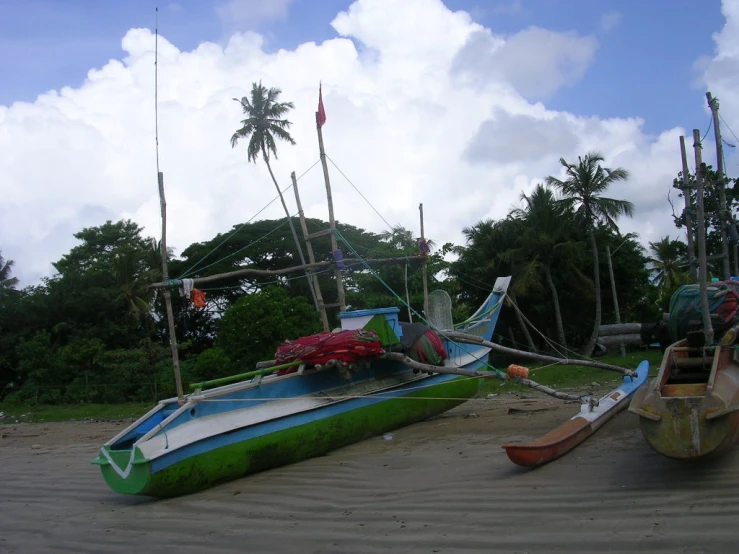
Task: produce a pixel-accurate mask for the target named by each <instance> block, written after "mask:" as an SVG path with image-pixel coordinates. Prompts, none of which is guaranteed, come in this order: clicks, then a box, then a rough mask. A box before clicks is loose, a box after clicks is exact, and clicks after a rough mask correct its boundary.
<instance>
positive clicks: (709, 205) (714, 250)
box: [672, 166, 739, 277]
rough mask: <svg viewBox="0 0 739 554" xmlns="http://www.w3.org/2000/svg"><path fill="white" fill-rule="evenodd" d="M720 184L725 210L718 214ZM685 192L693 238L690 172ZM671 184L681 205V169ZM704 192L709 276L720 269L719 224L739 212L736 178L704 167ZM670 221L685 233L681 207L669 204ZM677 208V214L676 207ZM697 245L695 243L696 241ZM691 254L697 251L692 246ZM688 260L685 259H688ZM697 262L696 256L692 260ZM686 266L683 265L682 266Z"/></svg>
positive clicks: (692, 176)
mask: <svg viewBox="0 0 739 554" xmlns="http://www.w3.org/2000/svg"><path fill="white" fill-rule="evenodd" d="M721 183H723V184H724V186H725V187H726V207H727V213H726V214H724V216H723V217H722V214H721V210H720V201H719V187H720V185H721ZM688 185H689V187H690V188H689V195H690V206H691V208H690V210H691V213H692V214H693V218H692V229H691V230H690V231H691V232H692V236H693V237H694V238H695V237H697V236H698V218H697V217H696V216H695V209H696V205H697V196H696V191H697V183H696V180H695V174H693V173H690V174H689V175H688ZM673 187H674V188H675V189H678V190H679V192H678V193H677V197H678V198H679V199H680V201H679V204H684V194H685V193H684V189H683V188H682V187H683V174H682V171H680V172H678V174H677V177H676V178H675V179H674V180H673ZM704 190H705V194H704V197H703V206H704V210H705V220H706V229H705V231H706V254H707V255H708V257H709V258H712V259H709V260H708V271H709V273H710V274H711V276H717V277H718V276H720V275H721V273H722V271H721V264H722V262H721V259H719V258H718V257H717V256H718V255H719V254H721V227H722V226H723V225H726V224H727V223H732V221H731V219H732V218H733V219H736V218H737V214H739V179H736V178H724V179H723V180H721V179H719V177H718V173H716V171H714V170H713V168H712V167H711V166H707V173H706V179H705V181H704ZM672 207H673V220H674V222H675V227H677V228H678V229H681V230H684V231H685V232H688V228H687V219H686V217H685V212H684V210H683V209H682V206H679V207H678V206H675V203H673V206H672ZM678 209H679V213H678V212H677V210H678ZM696 244H697V243H696ZM730 255H731V256H732V266H731V267H735V264H736V260H735V259H734V258H735V256H734V255H733V249H730ZM695 256H696V258H697V256H698V250H697V246H696V251H695ZM688 261H689V260H688ZM695 263H696V264H697V263H698V262H697V259H696V260H695ZM686 269H687V268H686Z"/></svg>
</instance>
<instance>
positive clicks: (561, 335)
mask: <svg viewBox="0 0 739 554" xmlns="http://www.w3.org/2000/svg"><path fill="white" fill-rule="evenodd" d="M544 276H545V277H546V279H547V284H548V285H549V291H550V292H551V293H552V302H553V303H554V317H555V319H556V320H557V340H558V341H559V344H560V346H562V347H563V348H567V343H566V342H565V328H564V325H563V324H562V310H560V307H559V295H558V294H557V287H556V286H555V285H554V279H552V271H551V270H550V268H549V266H548V265H545V266H544Z"/></svg>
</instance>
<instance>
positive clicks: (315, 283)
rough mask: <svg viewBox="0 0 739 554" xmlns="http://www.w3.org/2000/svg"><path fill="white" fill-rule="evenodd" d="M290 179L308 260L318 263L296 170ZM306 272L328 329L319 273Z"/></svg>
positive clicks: (325, 326) (317, 306)
mask: <svg viewBox="0 0 739 554" xmlns="http://www.w3.org/2000/svg"><path fill="white" fill-rule="evenodd" d="M290 179H292V182H293V192H295V202H296V203H297V205H298V217H299V218H300V228H301V229H302V230H303V239H304V240H305V246H306V249H307V250H308V261H309V262H310V263H311V264H314V263H316V256H315V254H314V253H313V244H312V243H311V241H310V239H308V226H307V225H306V223H305V214H304V213H303V204H302V203H301V202H300V194H299V193H298V180H297V179H296V178H295V172H294V171H293V172H292V173H290ZM305 274H306V275H307V276H308V279H312V280H313V291H314V297H313V298H314V299H315V301H316V309H317V310H318V312H319V313H320V314H321V323H322V324H323V330H324V331H328V330H329V326H328V316H327V315H326V306H325V305H324V304H323V294H321V286H320V284H319V283H318V275H316V274H315V273H312V272H311V271H310V270H309V269H306V270H305Z"/></svg>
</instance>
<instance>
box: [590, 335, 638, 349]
mask: <svg viewBox="0 0 739 554" xmlns="http://www.w3.org/2000/svg"><path fill="white" fill-rule="evenodd" d="M641 341H642V339H641V335H640V334H636V335H634V334H629V335H607V336H605V337H598V343H600V344H602V345H603V346H613V345H619V344H638V343H640V342H641Z"/></svg>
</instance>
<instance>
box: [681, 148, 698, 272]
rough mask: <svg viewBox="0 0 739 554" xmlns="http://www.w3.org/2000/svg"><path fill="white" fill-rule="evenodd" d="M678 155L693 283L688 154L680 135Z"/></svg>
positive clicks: (695, 267)
mask: <svg viewBox="0 0 739 554" xmlns="http://www.w3.org/2000/svg"><path fill="white" fill-rule="evenodd" d="M680 157H681V158H682V162H683V186H682V189H683V199H684V200H685V209H684V211H683V213H685V226H686V227H687V228H688V261H689V262H690V280H691V281H693V282H694V283H695V282H696V281H697V280H698V272H697V269H698V268H697V265H698V264H697V259H696V257H695V244H694V243H693V216H692V215H691V213H690V212H691V211H692V202H691V200H690V170H689V169H688V155H687V153H686V151H685V137H683V136H680Z"/></svg>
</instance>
